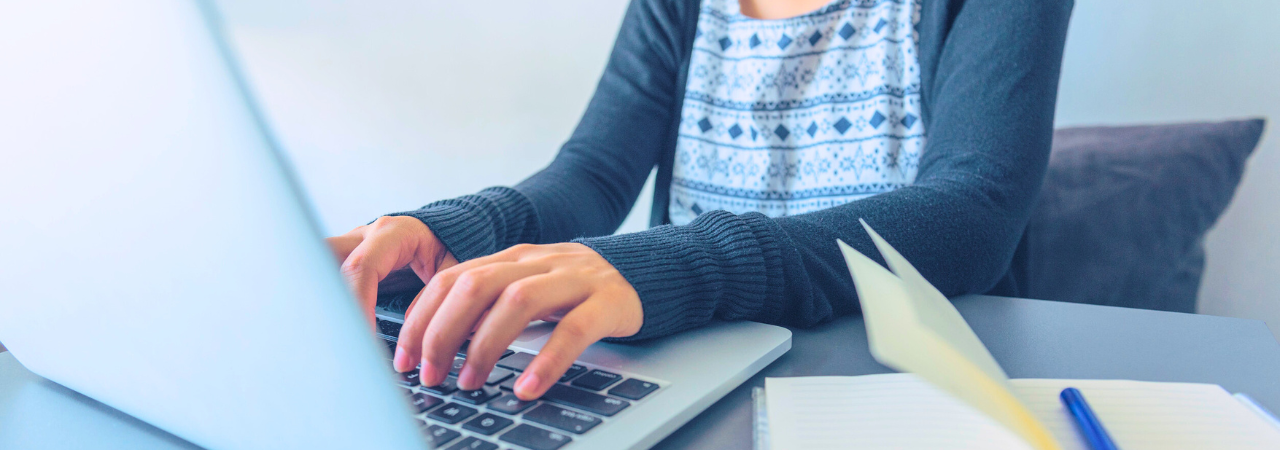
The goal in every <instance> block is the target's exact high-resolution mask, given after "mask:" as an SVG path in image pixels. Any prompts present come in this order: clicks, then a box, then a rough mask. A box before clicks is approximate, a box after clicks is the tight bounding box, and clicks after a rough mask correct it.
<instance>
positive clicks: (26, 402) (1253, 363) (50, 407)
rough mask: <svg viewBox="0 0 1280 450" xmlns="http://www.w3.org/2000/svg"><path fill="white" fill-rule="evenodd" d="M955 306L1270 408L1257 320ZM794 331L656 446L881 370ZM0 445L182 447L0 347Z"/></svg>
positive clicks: (733, 439)
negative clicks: (755, 401)
mask: <svg viewBox="0 0 1280 450" xmlns="http://www.w3.org/2000/svg"><path fill="white" fill-rule="evenodd" d="M955 304H956V307H957V308H958V309H959V310H960V313H961V314H962V315H964V317H965V319H966V320H968V321H969V324H970V325H972V326H973V329H974V331H975V332H977V334H978V337H980V338H981V339H982V341H983V342H984V343H986V345H987V347H988V348H990V349H991V353H992V354H994V355H995V357H996V360H998V361H999V362H1000V364H1001V365H1002V366H1004V368H1005V370H1006V371H1007V372H1008V373H1009V375H1010V376H1012V377H1018V378H1125V379H1135V380H1145V381H1185V382H1200V383H1216V384H1221V385H1222V386H1223V387H1225V388H1226V389H1227V390H1228V391H1232V392H1236V391H1240V392H1246V393H1248V394H1249V395H1251V396H1253V397H1254V398H1255V399H1257V400H1258V401H1259V402H1260V403H1262V404H1263V405H1264V406H1266V407H1268V408H1270V409H1272V410H1273V411H1280V343H1277V342H1276V340H1275V338H1274V337H1273V336H1272V335H1271V333H1270V331H1268V330H1267V327H1266V325H1264V324H1263V323H1262V322H1259V321H1256V320H1243V319H1231V318H1225V317H1213V316H1199V315H1192V314H1178V313H1165V312H1156V311H1143V310H1132V309H1123V308H1112V307H1103V306H1091V305H1076V304H1069V303H1057V302H1046V301H1039V300H1023V299H1009V298H999V297H986V296H970V297H963V298H959V299H956V300H955ZM794 331H795V335H794V337H793V347H792V350H791V352H790V353H788V354H786V355H784V356H783V357H782V358H781V359H779V360H778V361H776V362H775V363H773V364H772V365H770V366H769V367H767V368H766V369H765V370H764V371H762V372H761V373H760V374H758V375H757V376H755V377H754V378H752V379H751V380H750V381H748V382H747V383H745V384H744V385H743V386H740V387H739V388H738V389H736V390H734V391H733V392H731V393H730V394H729V395H727V396H726V397H725V398H724V399H722V400H720V401H719V402H717V403H716V404H715V405H713V406H712V407H711V408H709V409H708V410H707V411H705V412H703V413H702V414H701V415H699V416H698V417H696V418H694V420H693V421H691V422H689V423H688V424H687V425H685V426H684V427H683V428H681V429H680V430H678V431H676V433H675V434H672V435H671V436H670V437H668V438H667V439H666V440H664V441H662V442H661V443H659V444H658V448H661V449H717V448H721V449H749V448H751V430H750V426H751V402H750V400H751V392H750V391H751V387H753V386H762V385H763V384H764V377H766V376H804V375H861V374H869V373H882V372H888V369H886V368H885V367H884V366H881V365H879V364H877V363H875V362H874V361H873V360H872V359H871V355H870V353H869V352H868V349H867V337H866V329H865V328H864V327H863V324H862V319H861V318H860V317H846V318H843V319H840V320H837V321H835V322H832V323H829V324H826V325H823V326H821V327H817V328H814V329H810V330H794ZM104 437H109V438H107V439H104ZM0 448H5V449H10V448H12V449H25V448H87V449H88V448H91V449H104V448H121V449H125V448H128V449H178V448H193V446H191V445H190V444H187V443H185V442H183V441H181V440H180V439H177V438H175V437H173V436H170V435H169V434H167V433H165V432H163V431H160V430H158V429H156V428H154V427H151V426H149V425H147V424H145V423H142V422H140V421H137V420H135V419H132V418H130V417H128V416H125V415H123V414H121V413H119V412H116V411H114V410H112V409H110V408H108V407H106V406H103V405H101V404H98V403H97V402H94V401H93V400H90V399H88V398H85V397H83V396H80V395H79V394H76V393H74V392H71V391H68V390H66V389H63V388H61V387H59V386H56V385H54V384H52V383H49V382H46V381H43V380H41V379H40V378H39V377H36V376H34V375H32V374H31V373H30V372H27V371H26V370H25V369H23V368H22V367H21V366H20V365H18V364H17V362H16V361H15V360H14V359H13V358H12V357H11V356H10V355H8V354H0Z"/></svg>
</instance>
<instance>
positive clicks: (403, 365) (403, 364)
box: [394, 345, 413, 372]
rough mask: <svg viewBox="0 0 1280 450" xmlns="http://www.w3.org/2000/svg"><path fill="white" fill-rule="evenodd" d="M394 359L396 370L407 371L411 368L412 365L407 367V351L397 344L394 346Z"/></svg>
mask: <svg viewBox="0 0 1280 450" xmlns="http://www.w3.org/2000/svg"><path fill="white" fill-rule="evenodd" d="M394 361H395V362H394V364H395V366H396V372H408V371H410V370H412V369H413V368H412V367H409V353H407V352H405V351H404V349H403V348H400V346H398V345H397V346H396V356H395V359H394Z"/></svg>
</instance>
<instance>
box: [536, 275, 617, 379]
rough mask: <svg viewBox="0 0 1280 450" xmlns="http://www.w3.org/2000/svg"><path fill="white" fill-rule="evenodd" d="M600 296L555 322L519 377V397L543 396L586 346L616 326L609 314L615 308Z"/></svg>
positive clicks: (606, 334)
mask: <svg viewBox="0 0 1280 450" xmlns="http://www.w3.org/2000/svg"><path fill="white" fill-rule="evenodd" d="M601 298H602V297H601V296H600V295H599V294H597V295H593V296H592V297H590V298H588V299H587V300H586V301H584V302H582V304H581V305H578V307H577V308H574V309H573V310H572V311H569V313H568V314H565V316H564V320H562V321H560V323H558V324H556V328H555V330H554V331H552V332H551V338H549V339H547V343H546V345H543V346H542V351H541V352H538V356H536V357H534V358H533V361H532V362H530V363H529V367H528V368H526V369H525V371H524V373H522V374H520V378H519V379H517V380H516V385H515V394H516V397H519V398H520V399H521V400H533V399H536V398H538V397H541V396H542V394H544V393H546V392H547V389H550V388H551V385H553V384H555V383H556V381H558V380H559V379H560V377H561V376H563V375H564V373H565V371H567V370H569V367H570V366H573V362H574V361H576V360H577V359H578V356H581V355H582V352H583V351H585V350H586V349H587V346H590V345H591V344H594V343H595V342H596V341H599V340H600V339H604V338H605V337H607V336H609V334H610V332H611V331H612V328H613V323H612V320H610V319H609V318H610V317H612V314H613V313H614V311H611V310H610V308H609V306H608V303H607V302H604V301H600V299H601Z"/></svg>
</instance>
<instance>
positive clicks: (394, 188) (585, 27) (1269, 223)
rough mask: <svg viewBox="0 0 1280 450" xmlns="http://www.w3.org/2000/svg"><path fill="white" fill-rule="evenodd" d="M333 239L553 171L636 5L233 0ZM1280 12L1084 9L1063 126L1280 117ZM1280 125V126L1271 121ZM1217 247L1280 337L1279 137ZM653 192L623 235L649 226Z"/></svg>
mask: <svg viewBox="0 0 1280 450" xmlns="http://www.w3.org/2000/svg"><path fill="white" fill-rule="evenodd" d="M220 3H221V4H222V5H223V8H224V10H225V12H226V14H227V16H228V18H229V19H230V22H231V25H232V28H233V30H234V35H235V39H236V42H237V44H238V45H239V47H240V50H241V52H242V55H243V56H244V58H245V60H246V62H247V65H248V68H249V72H250V75H251V78H253V80H254V82H255V83H256V85H257V86H258V88H259V89H258V90H259V96H260V97H261V98H262V99H263V100H264V102H265V104H266V106H267V108H268V109H269V111H270V116H271V117H272V120H273V121H274V122H275V126H276V128H277V130H278V131H279V133H280V135H281V138H282V140H283V141H284V143H285V145H286V147H288V149H289V150H290V151H291V153H292V154H293V157H294V160H295V163H296V164H297V165H298V168H299V170H300V172H301V173H302V177H303V179H304V183H305V184H306V185H307V187H308V189H309V190H310V192H311V193H312V196H313V200H314V201H315V203H316V205H317V208H318V209H319V211H320V214H321V216H322V218H323V221H324V225H325V227H326V228H327V229H328V230H329V231H330V232H331V233H340V232H343V231H346V230H347V229H349V228H351V227H354V226H357V225H360V224H363V223H365V222H367V221H368V220H370V219H372V218H374V217H376V216H377V215H379V214H382V213H386V212H389V211H396V210H403V209H410V208H415V207H417V206H420V205H421V204H423V203H426V202H428V201H431V200H435V199H440V198H446V197H451V196H456V195H460V194H464V193H469V192H474V191H476V190H478V189H481V188H483V187H486V186H492V185H509V184H512V183H514V182H516V181H518V180H520V179H521V178H523V177H525V176H527V175H529V174H531V173H533V172H534V171H535V170H537V169H538V168H540V167H542V166H543V165H545V164H546V163H547V162H548V161H550V159H551V157H552V155H554V153H555V151H556V149H557V148H558V147H559V145H560V144H561V143H562V142H563V140H564V139H565V138H566V137H567V136H568V135H569V133H570V131H571V130H572V127H573V126H574V124H575V123H576V122H577V119H578V117H579V115H580V114H581V112H582V109H583V108H584V106H585V105H586V101H587V99H588V98H589V96H590V94H591V91H592V90H593V88H594V86H595V82H596V79H597V78H598V77H599V74H600V71H601V69H602V68H603V64H604V59H605V57H606V56H607V55H608V51H609V48H610V46H611V45H612V41H613V35H614V33H615V32H616V29H617V26H618V23H619V20H620V18H621V16H622V11H623V8H624V7H625V4H626V1H625V0H559V1H554V2H525V1H516V0H495V1H490V2H486V3H484V4H483V5H484V6H483V7H477V6H476V5H478V4H476V3H469V2H442V1H438V0H415V1H409V0H366V1H361V2H337V1H334V0H316V1H303V0H273V1H251V0H222V1H221V2H220ZM1277 80H1280V2H1277V1H1275V0H1225V1H1221V2H1204V1H1192V0H1112V1H1107V0H1078V1H1077V2H1076V10H1075V15H1074V17H1073V19H1072V26H1071V30H1070V35H1069V37H1068V44H1067V55H1066V60H1065V67H1064V72H1063V77H1062V89H1061V93H1060V95H1059V108H1058V120H1059V124H1060V125H1076V124H1121V123H1134V122H1165V121H1182V120H1219V119H1223V118H1233V117H1248V116H1258V115H1263V116H1268V117H1271V118H1275V119H1280V88H1278V87H1277ZM1273 127H1274V125H1273ZM1273 134H1274V133H1268V134H1267V135H1266V136H1265V137H1264V143H1263V145H1262V147H1261V149H1259V151H1258V152H1257V154H1256V156H1255V157H1254V158H1253V160H1252V162H1251V163H1250V167H1249V170H1248V173H1247V174H1246V177H1245V181H1244V183H1243V185H1242V186H1241V189H1240V191H1239V193H1238V194H1237V199H1236V202H1235V203H1234V204H1233V206H1232V207H1231V208H1230V209H1229V210H1228V212H1227V213H1226V215H1225V217H1224V218H1223V219H1222V221H1221V223H1220V224H1219V226H1218V227H1217V228H1216V229H1215V230H1214V231H1213V232H1212V233H1211V234H1210V236H1209V237H1208V239H1207V244H1208V248H1209V256H1208V258H1209V262H1208V264H1209V266H1208V268H1207V271H1206V274H1205V280H1204V285H1203V289H1202V292H1201V310H1202V311H1203V312H1205V313H1209V314H1220V315H1230V316H1237V317H1250V318H1259V319H1265V320H1267V321H1269V322H1270V323H1271V324H1272V325H1273V326H1272V329H1273V330H1280V286H1276V285H1275V284H1273V280H1276V279H1278V278H1280V276H1278V275H1280V242H1277V237H1276V233H1275V231H1274V230H1276V229H1277V224H1280V212H1278V208H1277V207H1276V206H1277V205H1280V201H1277V200H1276V199H1274V195H1272V193H1274V192H1277V188H1280V170H1278V169H1280V148H1277V147H1280V142H1278V141H1277V139H1275V138H1273V137H1272V135H1273ZM647 199H648V193H647V192H646V193H644V194H642V195H641V200H642V202H641V204H640V205H638V206H637V209H636V211H635V212H633V213H632V215H631V217H629V218H628V222H627V223H626V224H625V225H624V226H623V230H638V229H642V228H643V227H644V224H645V222H646V221H647V217H648V202H647Z"/></svg>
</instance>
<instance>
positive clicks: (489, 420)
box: [462, 413, 515, 436]
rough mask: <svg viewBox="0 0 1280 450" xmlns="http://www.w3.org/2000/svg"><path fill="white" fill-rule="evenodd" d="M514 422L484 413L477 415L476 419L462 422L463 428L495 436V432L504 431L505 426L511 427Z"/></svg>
mask: <svg viewBox="0 0 1280 450" xmlns="http://www.w3.org/2000/svg"><path fill="white" fill-rule="evenodd" d="M513 423H515V422H513V421H512V420H511V419H508V418H505V417H501V416H498V415H495V414H489V413H484V414H481V415H479V416H476V418H474V419H471V421H470V422H467V423H464V424H462V428H466V429H468V430H471V431H474V432H477V433H480V434H483V435H485V436H493V434H494V433H497V432H499V431H502V429H503V428H506V427H509V426H511V424H513Z"/></svg>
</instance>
